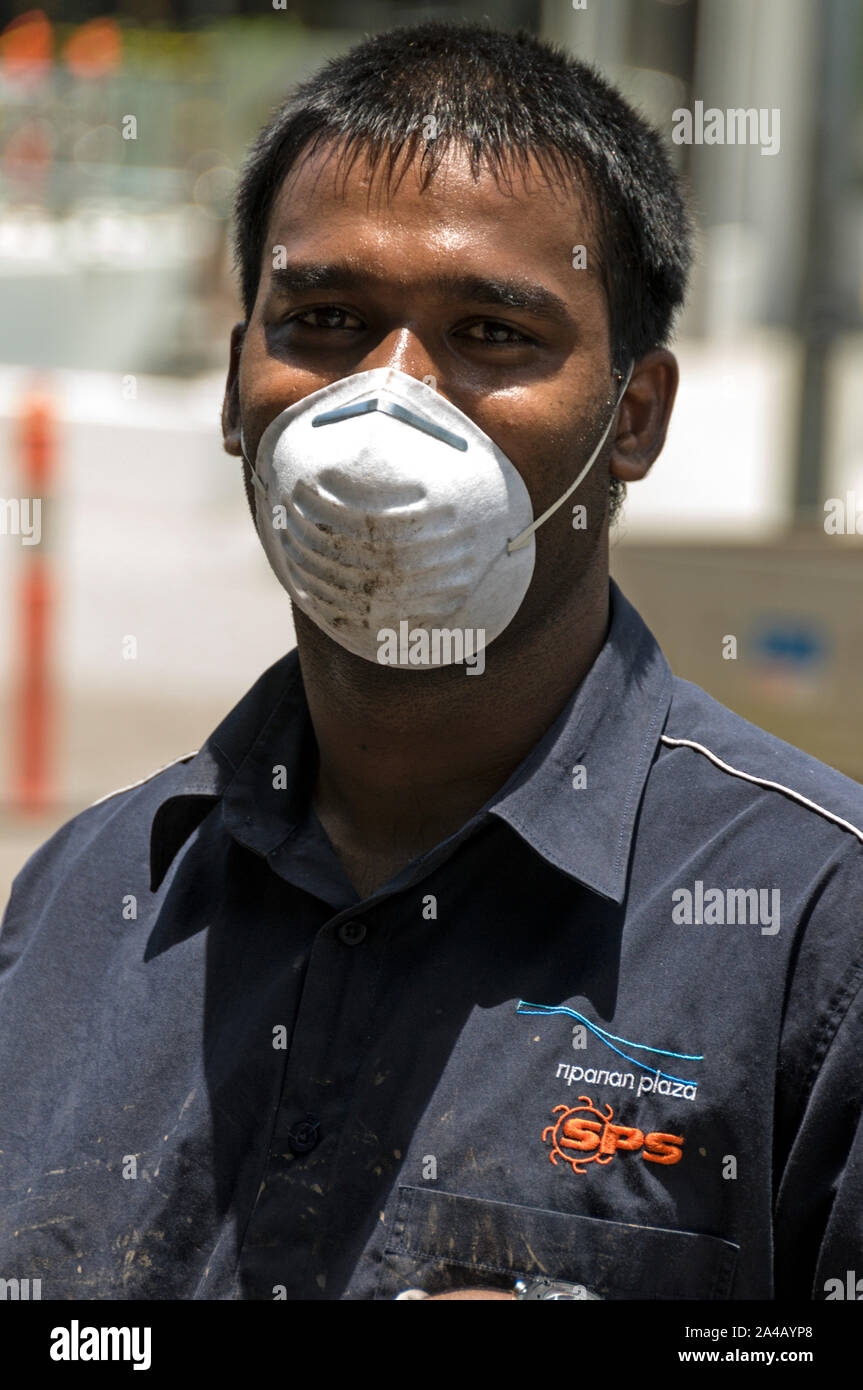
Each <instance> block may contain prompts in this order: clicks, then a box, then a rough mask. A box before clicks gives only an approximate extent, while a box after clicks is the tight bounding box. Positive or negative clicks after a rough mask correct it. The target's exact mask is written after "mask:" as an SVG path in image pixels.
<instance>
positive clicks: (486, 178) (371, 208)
mask: <svg viewBox="0 0 863 1390" xmlns="http://www.w3.org/2000/svg"><path fill="white" fill-rule="evenodd" d="M343 155H344V151H343V150H342V149H340V148H338V147H336V146H334V145H327V146H325V147H323V148H321V149H319V150H317V151H315V152H314V153H311V154H307V155H306V156H301V157H300V160H299V161H298V163H297V164H296V165H295V166H294V168H293V169H292V170H291V171H290V173H289V174H288V175H287V177H286V178H285V180H284V182H283V183H282V186H281V188H280V189H279V192H278V194H277V196H276V198H275V199H274V202H273V206H272V210H271V213H270V223H269V229H268V234H267V239H266V244H265V246H264V248H263V263H264V265H265V266H266V265H267V263H268V261H269V260H270V255H271V248H272V247H273V246H274V245H284V246H285V248H286V250H287V252H288V254H289V255H291V254H293V255H297V256H300V255H302V256H303V257H306V256H309V255H317V256H319V257H320V258H321V259H324V258H326V257H328V256H329V255H330V254H336V253H339V254H342V255H345V254H347V255H349V256H350V257H351V258H356V259H359V258H361V257H363V256H374V255H377V256H378V257H383V258H385V259H386V258H387V257H389V258H390V259H393V258H398V257H401V258H402V259H405V258H406V259H408V260H410V259H413V260H414V261H415V262H417V261H419V260H422V259H425V258H427V257H428V256H429V255H430V254H433V255H434V256H435V257H436V258H438V259H440V258H443V259H448V260H451V261H452V262H454V263H457V264H458V266H459V268H463V266H464V264H465V262H468V261H469V262H471V264H472V265H473V266H474V268H482V265H483V264H484V263H486V262H487V258H488V257H490V256H491V257H493V258H494V259H495V261H496V263H497V264H498V265H500V264H501V263H503V262H505V263H506V264H507V265H508V266H509V268H510V269H513V270H520V271H521V272H522V273H524V272H528V273H529V272H533V274H534V275H539V276H541V277H542V278H544V279H546V280H548V279H554V280H556V281H557V284H558V286H559V287H560V288H561V289H563V288H565V287H569V288H570V289H572V290H574V289H575V281H576V278H579V279H581V280H582V281H583V280H584V278H585V277H586V278H589V279H596V278H598V276H599V253H598V247H597V244H596V237H595V230H594V222H595V218H594V217H593V215H592V211H593V205H592V201H591V197H590V194H589V193H588V192H587V190H586V189H585V188H584V186H583V185H582V184H580V183H578V182H577V181H576V180H575V179H572V180H568V181H566V182H563V181H562V180H560V179H555V178H552V177H551V176H547V175H546V174H545V172H544V171H543V169H542V167H541V165H540V164H539V163H538V162H537V160H536V159H529V160H528V161H527V163H526V165H525V167H524V168H521V169H513V170H512V171H506V172H505V173H503V174H502V173H499V172H494V171H492V170H491V169H489V168H484V167H481V168H480V169H479V170H478V171H476V172H474V170H472V168H471V162H470V158H469V155H468V154H467V152H466V151H464V150H462V149H460V148H459V147H457V146H452V147H450V148H449V149H447V150H446V152H445V153H444V154H443V155H442V157H441V159H440V162H439V164H438V165H437V167H436V169H435V171H434V173H433V174H431V175H430V176H429V174H428V171H427V170H426V169H424V168H423V165H422V161H421V160H420V159H419V158H407V159H405V160H402V161H400V162H399V163H397V164H396V167H395V169H394V171H393V173H392V176H391V177H388V166H387V162H386V160H380V161H378V162H377V163H376V164H375V165H372V164H371V163H370V161H369V158H368V155H367V153H366V152H365V151H360V152H359V154H358V155H357V156H356V157H355V158H354V159H352V160H350V161H348V160H345V158H344V157H343ZM576 246H582V247H585V248H586V256H585V258H583V259H586V267H585V268H584V269H581V270H580V271H579V272H576V271H575V270H574V269H573V260H574V248H575V247H576ZM486 268H487V264H486Z"/></svg>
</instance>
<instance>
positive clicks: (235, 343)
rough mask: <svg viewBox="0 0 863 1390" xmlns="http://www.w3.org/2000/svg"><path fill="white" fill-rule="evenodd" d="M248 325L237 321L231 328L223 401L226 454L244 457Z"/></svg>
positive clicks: (223, 437) (223, 432)
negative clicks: (243, 384)
mask: <svg viewBox="0 0 863 1390" xmlns="http://www.w3.org/2000/svg"><path fill="white" fill-rule="evenodd" d="M245 333H246V325H245V324H244V323H237V324H235V325H234V327H233V329H232V330H231V349H230V360H229V363H228V376H227V380H226V382H225V395H224V399H223V401H222V447H223V449H224V450H225V453H226V454H233V455H234V456H235V457H237V458H241V457H242V453H243V450H242V444H241V441H240V423H241V421H240V354H241V352H242V349H243V339H244V337H245Z"/></svg>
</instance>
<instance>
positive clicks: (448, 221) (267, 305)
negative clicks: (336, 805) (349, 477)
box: [226, 149, 658, 628]
mask: <svg viewBox="0 0 863 1390" xmlns="http://www.w3.org/2000/svg"><path fill="white" fill-rule="evenodd" d="M332 153H333V152H332V150H331V149H328V150H322V151H320V152H319V153H318V154H317V155H316V156H314V157H313V158H311V159H308V160H307V161H305V162H304V163H301V164H300V165H299V166H298V167H297V168H296V169H295V170H294V171H293V172H292V173H291V174H290V175H289V176H288V178H287V179H286V181H285V183H284V185H283V186H282V189H281V191H280V193H279V195H278V197H277V199H276V201H275V204H274V207H273V211H272V215H271V221H270V227H269V233H268V236H267V240H266V245H265V248H264V254H263V261H262V267H261V278H260V284H259V287H258V294H257V299H256V302H255V306H254V310H253V312H252V315H251V317H250V320H249V323H248V325H247V328H246V330H245V333H244V334H240V333H237V334H236V337H235V352H234V361H233V365H232V372H231V375H230V376H229V383H228V394H227V397H226V417H228V423H229V425H230V424H231V423H232V422H233V426H234V435H235V433H236V429H237V428H238V419H239V423H242V425H243V430H244V437H245V444H246V452H247V454H248V456H249V457H250V458H252V459H254V457H255V453H256V451H257V446H258V441H259V440H260V437H261V435H262V434H263V432H264V430H265V428H266V427H267V425H268V424H269V423H270V421H271V420H273V419H274V418H275V416H277V415H278V414H279V413H280V412H281V411H283V410H284V409H285V408H286V407H288V406H290V405H293V404H294V403H295V402H297V401H299V400H301V399H302V398H303V397H304V396H307V395H309V394H310V393H311V392H313V391H317V390H319V389H320V388H321V387H323V386H326V385H328V384H329V383H330V382H333V381H337V380H339V379H340V378H342V377H346V376H351V375H353V374H355V373H357V372H363V371H368V370H370V369H371V368H374V367H388V366H389V367H396V368H398V369H400V370H401V371H403V372H406V373H408V374H409V375H411V376H414V377H416V378H418V379H422V378H424V377H425V378H429V377H431V378H433V379H434V383H433V384H435V385H436V388H437V390H439V391H440V392H441V393H442V394H443V395H444V396H446V397H447V398H448V399H449V400H450V401H452V402H453V403H454V404H455V405H457V406H458V407H459V408H460V409H461V410H462V411H464V413H465V414H466V415H468V416H470V418H471V419H472V420H474V421H475V422H476V423H477V424H478V425H479V426H480V428H481V429H483V430H484V431H485V432H486V434H488V435H489V436H490V437H491V439H493V440H494V442H495V443H496V444H497V445H498V447H499V448H500V449H502V450H503V452H504V453H505V454H506V455H507V456H508V458H510V459H511V461H512V462H513V464H514V465H515V467H516V468H517V469H518V471H519V473H520V474H521V476H522V478H523V479H524V481H525V484H526V486H527V489H528V492H529V493H530V497H531V502H532V504H533V511H534V516H538V515H539V514H540V513H541V512H542V511H544V510H545V508H546V507H548V506H549V505H550V504H551V503H552V502H553V501H555V500H556V498H558V497H559V496H560V494H561V493H562V492H564V491H565V490H566V488H567V487H568V486H569V484H570V483H571V482H572V480H573V479H574V477H575V476H576V474H577V472H578V471H579V467H580V465H581V463H582V462H583V461H584V460H585V459H586V457H587V456H588V454H589V453H590V452H591V450H592V448H593V446H594V444H595V443H596V441H597V439H598V436H599V435H600V434H601V432H602V428H603V425H604V423H605V420H606V419H607V415H608V413H609V409H610V405H611V403H612V402H613V399H614V394H615V391H616V386H617V382H616V380H615V378H614V377H613V376H612V370H611V360H610V342H609V323H608V310H607V305H606V300H605V294H604V291H603V287H602V283H601V280H600V277H599V274H598V266H597V257H596V252H595V250H594V240H593V236H592V231H591V227H590V224H589V219H588V215H587V208H586V205H585V202H584V200H583V199H582V197H581V196H580V195H579V191H578V190H576V189H572V188H570V189H562V188H561V187H560V186H556V187H549V186H548V185H547V183H546V182H545V181H544V180H543V178H542V176H541V174H540V173H539V171H538V170H536V171H532V172H531V173H530V174H529V176H528V178H527V180H524V179H522V178H521V177H520V176H519V175H514V176H513V180H512V186H511V188H509V187H504V186H500V185H499V183H498V182H497V181H496V180H495V178H494V176H493V175H492V174H491V173H490V172H483V173H481V174H480V176H479V178H478V180H475V179H474V177H473V175H472V173H471V171H470V167H469V163H468V160H467V157H466V156H465V155H463V154H461V153H460V152H457V151H452V152H450V153H449V154H448V155H447V157H446V158H445V159H444V161H443V162H442V164H441V166H440V168H439V169H438V171H437V172H436V174H435V176H434V178H433V179H432V180H431V182H430V183H429V184H428V185H427V187H425V188H422V186H421V183H420V177H419V172H418V164H417V163H414V164H412V165H410V166H408V168H407V171H406V173H405V175H404V177H403V178H402V179H401V181H400V182H398V183H397V184H395V185H394V186H393V187H392V188H391V189H390V190H389V191H387V189H386V187H385V184H384V180H383V177H382V174H381V173H380V172H378V173H377V174H376V175H374V176H372V175H371V174H370V171H369V168H368V165H367V163H366V161H365V159H364V158H362V157H361V158H360V159H358V160H357V161H356V163H355V164H354V165H353V167H352V169H351V170H350V172H349V173H348V174H347V176H345V175H344V172H343V170H339V169H338V168H337V161H336V160H335V159H334V158H332ZM580 246H583V247H586V260H587V268H577V267H578V266H580V263H581V261H582V260H583V257H581V256H579V255H578V253H577V252H576V253H574V248H577V247H580ZM274 248H284V250H281V249H279V250H278V251H274ZM274 259H275V260H276V265H277V267H279V268H275V269H274V267H273V261H274ZM574 261H575V263H576V264H575V266H574V264H573V262H574ZM282 265H284V268H281V267H282ZM240 339H241V340H242V348H241V351H240V352H239V353H238V351H237V349H238V347H239V342H240ZM226 437H227V433H226ZM227 447H229V448H230V449H231V451H232V452H238V449H237V446H236V442H235V439H234V443H233V444H228V446H227ZM657 452H658V450H657ZM247 489H248V477H247ZM576 503H579V504H583V505H585V506H586V507H587V530H586V531H585V530H575V529H573V518H572V508H571V505H570V504H564V506H563V507H561V508H560V510H559V511H558V512H557V513H556V514H555V515H554V516H553V517H552V518H550V519H549V521H548V522H547V523H546V524H545V525H544V526H542V527H541V528H540V529H539V531H538V533H537V537H536V540H537V558H536V568H535V572H534V579H533V583H532V585H531V589H530V592H529V594H528V596H527V599H526V600H525V603H524V604H523V605H522V609H521V610H520V612H519V614H518V615H517V618H516V620H515V622H514V624H513V625H512V626H513V628H521V626H522V624H523V623H524V622H531V621H534V620H535V619H536V617H537V616H538V615H539V614H541V613H547V612H548V609H549V605H550V604H553V603H554V601H555V598H556V596H558V595H559V594H561V593H564V594H566V593H567V592H569V593H570V594H571V593H572V591H573V587H574V586H575V585H577V581H578V579H579V576H580V575H581V574H583V573H584V571H585V569H586V566H587V564H588V562H589V560H590V559H591V557H592V556H594V555H595V552H596V549H597V546H598V544H599V542H600V540H601V539H602V538H603V537H604V534H605V528H606V518H607V507H608V468H607V464H606V465H605V466H603V464H602V461H600V462H599V463H597V465H596V466H595V467H594V468H593V469H592V470H591V472H590V474H589V475H588V477H587V478H586V480H585V482H584V483H583V484H582V486H581V487H580V488H579V490H578V493H577V495H575V496H574V497H573V499H572V504H573V505H574V504H576Z"/></svg>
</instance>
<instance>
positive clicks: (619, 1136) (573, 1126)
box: [542, 1096, 683, 1173]
mask: <svg viewBox="0 0 863 1390" xmlns="http://www.w3.org/2000/svg"><path fill="white" fill-rule="evenodd" d="M578 1099H579V1100H580V1101H582V1102H583V1104H581V1105H556V1106H555V1107H554V1112H553V1113H554V1114H555V1115H557V1116H558V1119H557V1121H556V1122H555V1124H553V1125H547V1126H546V1128H545V1129H544V1130H543V1131H542V1139H543V1143H546V1144H547V1143H550V1144H551V1152H550V1154H549V1158H550V1160H551V1162H552V1163H553V1164H555V1166H556V1165H557V1160H558V1159H559V1158H562V1159H563V1160H564V1162H565V1163H568V1164H569V1165H570V1167H571V1168H572V1171H573V1172H574V1173H584V1172H586V1171H587V1168H586V1165H587V1164H588V1163H599V1164H602V1165H605V1164H608V1163H610V1162H611V1160H612V1159H613V1158H614V1155H615V1154H616V1153H617V1152H618V1150H622V1151H623V1152H632V1153H634V1152H637V1151H638V1150H639V1149H640V1150H641V1157H642V1158H643V1159H645V1160H646V1161H647V1162H648V1163H679V1162H680V1160H681V1158H682V1157H683V1135H682V1134H661V1133H659V1132H658V1131H656V1132H654V1133H651V1134H647V1135H645V1134H644V1133H643V1131H642V1130H640V1129H635V1128H633V1127H632V1126H631V1125H614V1124H612V1123H611V1121H612V1120H613V1118H614V1111H613V1110H612V1108H611V1106H610V1105H609V1104H608V1103H606V1106H605V1109H606V1112H607V1113H606V1114H603V1113H602V1111H601V1110H597V1108H596V1106H595V1105H594V1104H593V1103H592V1101H591V1100H590V1099H589V1097H588V1096H579V1098H578Z"/></svg>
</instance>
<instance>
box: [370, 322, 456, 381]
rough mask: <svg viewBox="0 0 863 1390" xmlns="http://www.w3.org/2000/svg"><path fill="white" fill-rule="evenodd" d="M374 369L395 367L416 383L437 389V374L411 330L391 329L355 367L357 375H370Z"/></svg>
mask: <svg viewBox="0 0 863 1390" xmlns="http://www.w3.org/2000/svg"><path fill="white" fill-rule="evenodd" d="M375 367H395V368H396V369H397V370H398V371H400V372H404V373H405V375H406V376H412V377H416V379H417V381H423V380H424V379H425V380H426V381H428V378H429V377H431V378H432V380H431V381H430V382H428V384H429V385H433V386H434V387H435V389H436V388H437V383H438V379H439V376H440V371H439V368H438V365H437V363H436V362H435V360H434V358H433V357H432V356H431V354H430V353H429V352H428V351H427V350H426V348H425V347H424V346H423V343H422V341H421V339H420V338H419V337H418V336H417V334H416V333H415V332H413V331H412V330H411V329H410V328H398V329H394V330H393V331H392V333H388V334H387V336H386V337H385V338H382V339H381V341H380V342H379V343H377V344H376V345H375V347H374V348H373V349H372V351H371V352H368V353H367V354H366V356H365V357H364V358H363V360H362V362H360V363H358V364H357V366H356V371H357V372H370V371H372V370H373V369H374V368H375Z"/></svg>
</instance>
